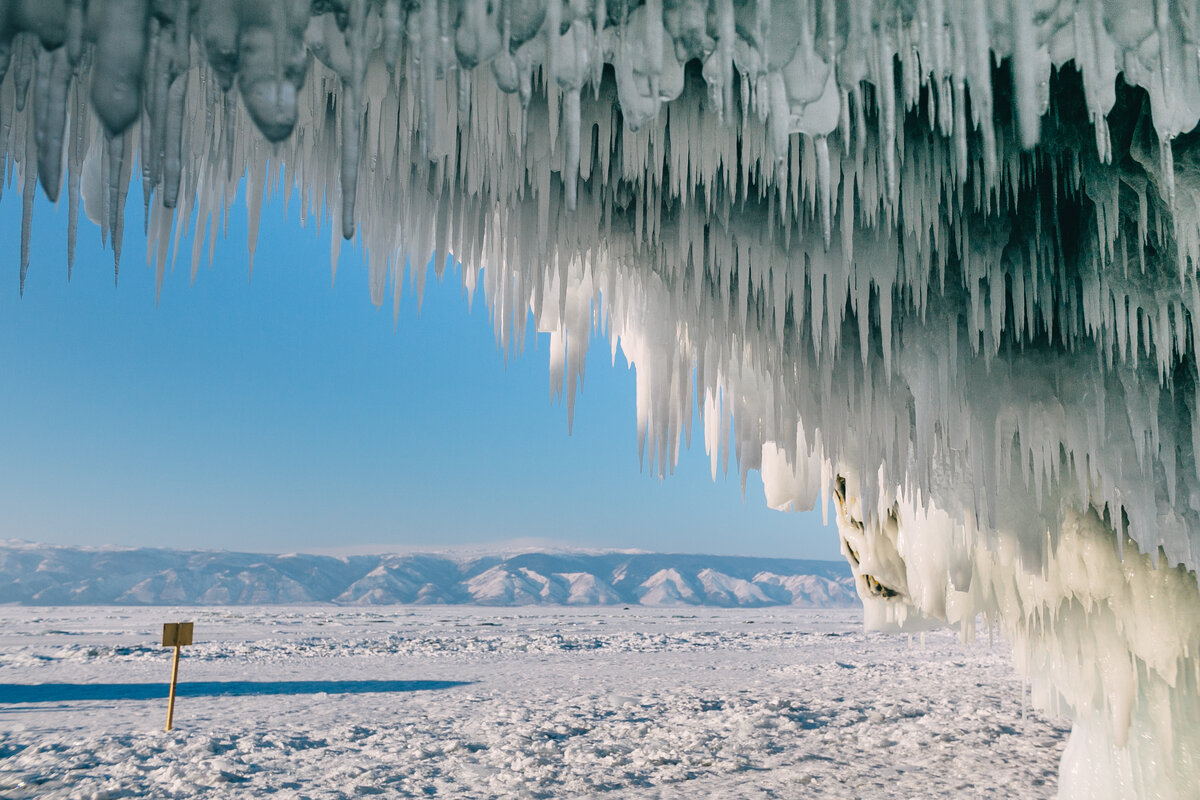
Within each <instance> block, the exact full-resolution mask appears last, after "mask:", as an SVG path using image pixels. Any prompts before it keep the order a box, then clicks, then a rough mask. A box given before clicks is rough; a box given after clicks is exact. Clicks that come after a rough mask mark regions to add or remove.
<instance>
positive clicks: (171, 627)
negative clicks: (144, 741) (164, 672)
mask: <svg viewBox="0 0 1200 800" xmlns="http://www.w3.org/2000/svg"><path fill="white" fill-rule="evenodd" d="M191 643H192V623H190V622H164V623H163V638H162V646H163V647H174V648H175V658H174V660H173V661H172V663H171V695H170V698H169V699H168V700H167V730H171V723H172V722H173V721H174V719H175V685H176V684H177V683H179V648H181V647H183V646H185V645H189V644H191Z"/></svg>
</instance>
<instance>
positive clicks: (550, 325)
mask: <svg viewBox="0 0 1200 800" xmlns="http://www.w3.org/2000/svg"><path fill="white" fill-rule="evenodd" d="M1198 55H1200V3H1197V2H1195V0H1184V2H1165V0H1154V1H1153V2H1152V1H1151V0H1111V1H1110V2H1102V0H1039V1H1038V2H1033V0H994V1H993V2H984V0H963V1H962V2H959V1H958V0H951V1H949V2H947V0H907V1H906V2H897V1H895V0H858V2H844V1H843V0H794V1H793V2H791V3H787V4H783V3H778V2H776V3H772V2H771V0H703V1H702V0H644V2H638V1H637V0H568V1H567V2H559V0H553V1H552V2H547V0H505V1H502V0H438V2H425V3H420V2H418V0H403V1H402V0H323V1H322V2H311V3H310V2H306V1H304V0H154V2H151V0H104V1H102V0H40V2H30V1H29V0H0V76H2V77H3V82H2V83H0V152H3V153H4V159H5V161H4V167H5V170H6V172H7V175H8V176H9V179H10V181H12V179H14V178H15V182H14V183H15V186H16V187H18V188H19V190H20V192H21V195H22V202H23V203H24V209H25V216H26V220H28V218H29V215H30V214H31V213H32V202H33V198H34V193H35V191H36V184H37V182H39V181H40V183H41V184H42V187H43V188H44V190H45V192H46V194H47V195H48V196H50V197H51V198H52V199H54V198H57V197H58V196H59V194H60V192H61V191H62V189H63V184H64V182H65V184H66V192H65V194H66V196H67V202H68V204H69V212H70V223H69V232H68V236H69V241H70V246H69V252H70V253H73V252H74V247H75V237H76V230H77V219H78V213H79V210H80V202H81V201H82V204H83V209H84V211H85V213H86V214H87V216H88V217H89V218H90V219H92V220H93V221H95V222H96V223H97V224H99V225H100V227H101V229H102V231H103V233H104V235H105V237H107V239H108V241H110V242H111V244H112V247H113V249H114V251H115V253H116V256H117V259H118V262H119V259H120V245H121V239H122V229H123V226H124V224H125V198H126V193H127V191H128V187H129V185H130V182H131V181H133V180H139V181H140V182H141V184H142V188H143V195H144V196H145V197H146V198H147V201H146V209H145V214H146V223H145V224H146V225H147V226H148V228H149V231H150V234H151V236H150V240H151V252H150V253H148V258H149V261H150V262H151V263H152V264H153V265H155V268H156V269H157V270H158V271H159V273H160V276H161V273H162V271H163V270H164V269H165V268H166V267H167V266H168V265H170V264H174V263H175V259H176V258H177V257H178V255H179V253H178V251H179V249H180V247H179V242H180V240H181V237H182V236H183V234H184V233H185V232H186V231H189V230H190V231H191V232H192V233H193V242H194V245H193V247H192V248H191V252H190V253H189V254H188V257H190V260H191V263H192V269H193V273H194V271H195V269H196V264H197V262H198V261H199V259H200V258H201V256H202V254H203V250H204V249H205V247H206V246H207V248H208V252H209V256H210V257H211V255H212V250H213V242H214V239H215V236H216V233H217V230H218V229H219V228H220V227H222V223H223V220H224V219H225V218H226V216H227V215H228V213H229V212H230V209H231V205H232V203H233V200H234V197H235V195H236V192H237V189H238V186H239V185H240V183H241V182H242V180H243V179H244V180H245V192H246V198H247V205H248V207H249V215H250V221H251V226H250V231H251V233H250V237H251V240H250V248H251V251H252V252H253V250H254V248H255V241H254V240H255V237H256V223H257V218H258V215H259V213H260V211H261V208H262V206H263V203H264V202H265V201H266V200H267V199H268V198H269V197H270V196H272V195H276V194H281V195H282V196H283V199H284V202H288V201H289V200H290V201H291V202H297V199H296V195H298V202H299V203H300V204H301V206H302V213H303V215H304V216H305V217H306V218H308V219H317V218H320V219H321V220H322V221H324V220H325V219H326V218H327V217H328V218H332V219H334V220H335V225H337V226H339V227H340V228H341V231H342V232H343V234H344V235H345V236H346V237H347V238H349V237H353V236H355V235H361V236H362V238H363V241H364V243H365V245H366V248H367V251H368V252H369V261H370V266H369V275H370V291H371V294H372V297H373V298H374V299H375V301H376V302H378V303H382V302H384V301H385V296H386V294H387V293H388V291H389V290H390V291H391V293H392V296H393V302H395V303H398V302H399V297H400V293H401V291H402V289H403V287H404V285H405V283H406V282H407V281H408V279H410V278H411V280H413V281H415V283H416V284H417V290H418V291H420V286H421V283H422V281H423V280H424V275H425V269H424V268H423V266H422V267H420V268H417V269H414V270H411V271H409V270H408V265H409V264H410V263H411V264H415V265H424V264H426V263H427V261H428V258H429V256H430V254H431V253H433V254H435V258H434V261H433V263H434V265H435V266H436V267H438V268H441V266H442V265H444V264H445V263H446V258H445V256H446V255H448V254H452V255H453V256H454V258H456V259H457V260H459V261H460V262H461V263H462V265H463V275H464V281H465V282H466V284H467V286H468V287H469V288H472V289H473V288H474V287H475V286H476V284H477V283H480V282H481V283H482V286H483V289H484V294H485V297H486V299H487V302H488V304H489V307H490V309H491V313H492V315H493V319H494V320H495V328H496V333H497V336H498V337H499V339H500V340H501V342H502V343H504V345H505V346H510V345H512V346H520V344H521V342H520V338H521V336H522V332H523V330H524V324H523V322H524V320H525V318H526V315H527V313H529V311H530V310H531V311H532V313H533V314H534V316H535V318H536V321H537V324H538V326H539V329H540V330H542V331H548V332H550V333H551V340H552V348H551V382H552V385H553V386H554V387H555V391H556V392H561V391H565V393H566V395H567V402H568V407H569V408H570V406H571V405H572V403H573V399H574V395H575V391H576V386H577V385H578V381H579V379H580V378H581V377H582V374H581V373H582V370H583V365H584V359H583V358H582V355H583V353H584V352H585V351H586V348H587V347H588V345H589V337H590V336H591V335H592V334H593V333H594V332H595V331H596V330H597V329H599V330H600V331H602V332H604V333H606V334H607V335H608V337H609V340H610V343H611V346H612V347H613V349H614V353H615V348H616V347H617V346H618V343H619V346H620V347H621V348H622V349H623V350H624V352H625V353H626V355H627V356H628V357H629V358H630V359H631V361H633V362H634V363H635V364H636V366H637V370H638V384H637V385H638V390H637V415H638V429H639V436H640V439H641V446H642V448H643V450H644V452H646V453H647V454H648V459H649V461H650V464H651V468H652V469H655V470H657V471H658V472H660V473H662V472H665V471H667V470H669V469H670V468H671V466H672V465H673V464H674V462H675V458H676V455H677V453H678V449H679V447H680V446H681V445H682V444H683V443H684V442H685V441H688V440H690V437H691V430H690V426H691V420H692V409H693V407H694V406H699V407H700V409H701V411H702V420H703V431H702V436H703V440H704V444H705V446H706V448H707V449H708V451H709V452H710V454H711V456H712V459H713V469H714V471H715V470H716V469H718V467H719V466H720V465H721V464H727V463H728V456H729V453H730V451H731V450H732V452H733V453H734V454H735V456H736V460H737V464H738V467H739V468H740V469H741V470H742V471H743V474H744V473H745V471H746V470H749V469H761V470H762V472H763V476H764V482H765V484H766V486H767V493H768V501H769V502H770V503H771V504H772V505H776V506H780V507H788V506H790V507H796V508H800V507H810V506H811V505H812V504H813V503H814V502H816V501H817V500H818V498H823V497H826V496H828V495H830V494H832V495H833V496H834V497H835V498H836V501H837V504H838V508H839V527H840V529H841V531H842V535H843V540H844V545H845V547H844V549H845V552H846V555H847V558H848V559H849V560H850V561H851V564H852V566H853V567H854V569H855V570H856V574H857V575H858V576H859V577H858V580H859V589H860V592H861V593H862V594H863V595H864V598H865V599H866V600H867V602H868V605H869V608H870V609H871V610H870V617H871V619H872V620H873V621H874V622H876V623H878V624H881V625H895V626H900V627H912V626H919V625H923V624H927V623H929V622H931V621H935V620H937V621H945V622H950V623H953V624H957V625H960V626H961V627H962V630H963V631H964V632H965V633H967V634H970V632H972V631H973V630H974V620H975V619H976V618H977V617H979V616H982V617H984V618H986V619H987V620H989V622H992V621H994V622H998V623H999V624H1000V625H1001V626H1002V627H1003V629H1004V630H1005V632H1006V633H1007V634H1008V635H1009V636H1010V637H1011V639H1012V640H1013V642H1014V643H1015V646H1016V649H1017V654H1018V662H1019V663H1021V664H1023V665H1024V666H1025V668H1026V669H1027V670H1028V674H1029V677H1030V680H1031V683H1032V687H1033V693H1034V697H1035V699H1036V700H1037V701H1038V702H1039V703H1042V704H1046V705H1050V706H1053V707H1057V708H1060V709H1062V710H1063V711H1065V712H1066V713H1069V714H1070V715H1071V716H1072V718H1073V719H1074V720H1075V724H1076V728H1075V732H1074V734H1073V737H1072V742H1071V745H1070V747H1069V749H1068V752H1067V755H1066V756H1065V758H1064V762H1063V774H1062V782H1061V789H1060V791H1061V794H1062V796H1064V797H1101V796H1112V797H1128V796H1141V797H1165V798H1183V797H1187V796H1189V793H1191V792H1193V791H1194V787H1196V786H1197V785H1200V688H1198V684H1200V628H1198V625H1200V593H1198V591H1197V586H1196V577H1195V571H1196V569H1197V566H1198V565H1200V458H1197V453H1198V452H1200V403H1198V400H1200V398H1198V397H1197V392H1196V384H1197V362H1196V356H1197V337H1198V335H1200V334H1198V332H1197V329H1196V325H1195V323H1194V318H1195V314H1196V313H1197V311H1200V276H1198V275H1197V269H1198V266H1200V156H1198V155H1197V154H1198V153H1200V149H1198V148H1196V147H1194V146H1193V145H1194V142H1195V140H1196V136H1197V133H1196V132H1195V129H1196V125H1197V122H1198V120H1200V58H1198ZM28 232H29V226H28V223H27V224H26V225H25V227H24V235H25V240H24V241H23V242H22V246H21V281H22V285H23V282H24V277H25V273H26V270H27V266H28V259H29V255H28V253H29V242H28ZM333 258H334V263H335V265H336V258H337V252H336V246H335V252H334V253H333ZM410 259H411V261H410ZM69 269H70V265H68V270H69Z"/></svg>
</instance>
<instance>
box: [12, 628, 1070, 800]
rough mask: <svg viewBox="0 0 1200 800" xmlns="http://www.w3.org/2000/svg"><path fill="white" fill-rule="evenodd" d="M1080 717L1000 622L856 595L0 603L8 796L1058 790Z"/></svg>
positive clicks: (821, 794) (1021, 794)
mask: <svg viewBox="0 0 1200 800" xmlns="http://www.w3.org/2000/svg"><path fill="white" fill-rule="evenodd" d="M187 619H193V620H195V622H196V642H197V643H196V644H195V645H194V646H192V647H189V648H186V649H185V651H184V657H183V661H182V664H181V667H180V681H181V686H180V696H179V699H178V701H177V705H176V711H175V721H176V728H175V730H173V731H171V732H170V733H166V732H163V731H162V729H161V728H162V724H163V722H164V718H165V711H166V700H165V693H166V687H165V683H166V681H167V680H168V678H169V675H170V660H171V658H170V651H169V650H166V649H162V648H160V647H158V646H157V644H158V639H159V635H160V632H161V627H160V626H161V623H162V622H164V621H173V620H187ZM1065 739H1066V729H1065V727H1064V726H1063V724H1062V723H1060V722H1056V721H1048V720H1046V719H1045V718H1043V717H1042V716H1040V715H1039V714H1037V713H1035V712H1033V711H1032V710H1030V709H1029V708H1028V707H1027V705H1026V703H1025V701H1024V695H1023V690H1022V685H1021V681H1020V679H1019V678H1018V677H1017V676H1016V675H1015V673H1014V672H1013V670H1012V667H1011V665H1010V663H1009V658H1008V653H1007V645H1006V644H1004V643H1003V642H1000V641H997V642H996V643H995V645H989V644H988V641H987V637H986V635H985V636H984V637H983V638H982V640H981V641H979V642H977V643H976V644H974V645H963V644H961V643H959V642H958V641H957V640H956V638H955V637H954V636H953V635H951V634H950V633H947V632H937V633H931V634H928V635H927V636H926V641H925V645H924V647H922V646H921V645H920V643H919V642H913V643H911V644H910V642H909V640H908V638H907V637H905V636H890V635H883V634H864V633H863V632H862V627H861V611H859V610H854V611H814V610H801V609H787V608H785V609H779V608H774V609H765V610H757V611H745V610H723V609H722V610H716V609H662V610H648V609H644V608H636V609H631V610H622V609H620V608H616V609H614V608H602V609H596V608H571V609H567V608H554V609H551V608H541V609H530V610H523V609H509V608H506V609H487V608H469V607H451V608H448V607H396V608H384V609H361V608H356V609H340V608H330V607H309V608H295V607H292V608H280V607H253V608H189V609H167V608H49V609H47V608H20V607H3V608H0V796H3V797H5V798H13V800H16V799H17V798H118V797H173V798H192V797H206V798H209V797H211V798H216V797H228V796H231V795H233V796H239V797H241V796H273V797H274V796H277V797H280V798H304V797H312V798H340V797H358V796H363V795H374V794H382V795H385V796H389V797H462V798H493V797H494V798H499V797H529V798H560V797H583V796H594V795H608V796H611V797H620V798H651V797H656V798H657V797H662V798H689V800H696V799H697V798H806V797H814V798H859V797H870V798H872V799H873V800H879V798H905V799H906V800H907V799H908V798H929V797H953V798H975V797H988V798H1005V799H1006V800H1007V799H1009V798H1043V797H1052V796H1053V795H1054V793H1055V773H1056V770H1057V766H1058V760H1059V756H1060V754H1061V751H1062V747H1063V745H1064V743H1065Z"/></svg>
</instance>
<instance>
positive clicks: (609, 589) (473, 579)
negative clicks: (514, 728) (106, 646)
mask: <svg viewBox="0 0 1200 800" xmlns="http://www.w3.org/2000/svg"><path fill="white" fill-rule="evenodd" d="M0 603H17V604H22V605H249V604H264V605H269V604H285V603H298V604H303V603H334V604H337V605H392V604H399V603H419V604H434V603H446V604H470V605H489V606H517V605H645V606H724V607H747V606H786V605H791V606H806V607H818V608H834V607H846V606H855V605H858V597H857V595H856V594H855V592H854V582H853V578H852V577H851V574H850V569H849V567H848V566H847V565H846V564H845V563H843V562H835V561H805V560H799V559H789V558H748V557H742V556H706V555H673V554H658V553H620V552H605V553H575V552H566V553H557V552H527V553H520V554H518V555H493V556H481V555H472V556H461V555H453V554H440V553H425V554H415V553H414V554H386V555H373V556H367V555H356V556H347V557H335V556H321V555H267V554H262V553H229V552H212V551H188V550H168V549H158V548H137V549H122V548H108V547H104V548H92V547H63V546H57V545H45V544H33V543H27V542H14V541H9V542H0Z"/></svg>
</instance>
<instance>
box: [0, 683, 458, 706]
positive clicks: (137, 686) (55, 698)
mask: <svg viewBox="0 0 1200 800" xmlns="http://www.w3.org/2000/svg"><path fill="white" fill-rule="evenodd" d="M469 683H471V681H196V682H189V683H180V684H179V688H178V689H177V690H176V694H177V695H178V696H179V697H247V696H253V695H288V694H321V693H322V692H323V693H325V694H372V693H391V692H429V691H435V690H438V689H453V688H454V687H456V686H466V685H468V684H469ZM166 696H167V684H165V683H0V704H4V703H54V702H65V701H71V700H158V699H161V698H164V697H166Z"/></svg>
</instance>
